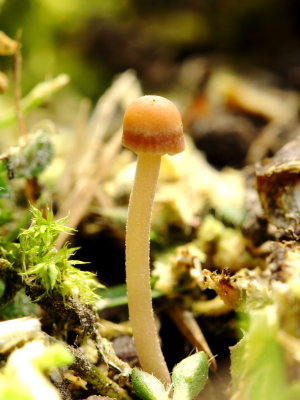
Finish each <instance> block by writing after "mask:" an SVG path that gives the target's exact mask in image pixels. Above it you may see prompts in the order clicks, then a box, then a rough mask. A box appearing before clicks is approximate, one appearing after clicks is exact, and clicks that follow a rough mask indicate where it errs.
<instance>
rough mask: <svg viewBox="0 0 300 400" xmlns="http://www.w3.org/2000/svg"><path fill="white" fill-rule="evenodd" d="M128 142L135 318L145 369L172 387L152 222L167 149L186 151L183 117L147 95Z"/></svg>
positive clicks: (131, 113)
mask: <svg viewBox="0 0 300 400" xmlns="http://www.w3.org/2000/svg"><path fill="white" fill-rule="evenodd" d="M122 142H123V145H124V146H125V147H127V148H129V149H131V150H133V151H134V152H135V153H137V155H138V158H137V166H136V174H135V179H134V184H133V188H132V192H131V196H130V199H129V206H128V219H127V227H126V283H127V294H128V308H129V318H130V322H131V326H132V332H133V337H134V341H135V345H136V349H137V354H138V358H139V362H140V365H141V367H142V369H143V370H144V371H146V372H148V373H150V374H153V375H154V376H156V377H157V378H158V379H160V380H161V381H162V382H163V383H164V385H165V386H166V387H167V386H168V385H170V383H171V381H170V374H169V371H168V368H167V365H166V362H165V359H164V356H163V353H162V351H161V347H160V343H159V336H158V332H157V327H156V323H155V318H154V313H153V308H152V299H151V288H150V267H149V253H150V241H149V236H150V226H151V214H152V208H153V200H154V195H155V189H156V185H157V180H158V175H159V169H160V161H161V156H162V155H163V154H170V155H174V154H177V153H180V152H182V151H183V150H184V138H183V130H182V121H181V116H180V113H179V111H178V110H177V108H176V107H175V105H174V104H173V103H172V102H171V101H169V100H167V99H165V98H163V97H160V96H142V97H140V98H138V99H136V100H135V101H134V102H133V103H132V104H130V105H129V107H128V108H127V110H126V111H125V115H124V120H123V140H122Z"/></svg>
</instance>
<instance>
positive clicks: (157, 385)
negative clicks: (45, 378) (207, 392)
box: [131, 351, 209, 400]
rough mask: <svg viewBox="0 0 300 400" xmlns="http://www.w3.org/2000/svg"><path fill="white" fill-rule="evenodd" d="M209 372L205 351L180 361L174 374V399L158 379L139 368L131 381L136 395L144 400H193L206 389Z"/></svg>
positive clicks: (133, 372)
mask: <svg viewBox="0 0 300 400" xmlns="http://www.w3.org/2000/svg"><path fill="white" fill-rule="evenodd" d="M208 370H209V362H208V358H207V355H206V354H205V353H204V352H203V351H199V352H197V353H195V354H193V355H191V356H189V357H186V358H185V359H183V360H182V361H180V362H179V363H178V364H177V365H176V366H175V367H174V369H173V373H172V383H173V389H174V390H173V396H172V397H169V395H168V393H167V391H166V389H165V387H164V385H163V384H162V383H161V382H160V381H159V380H158V379H157V378H155V377H154V376H153V375H150V374H148V373H147V372H144V371H142V370H140V369H138V368H133V370H132V376H131V379H132V385H133V388H134V390H135V392H136V394H137V395H138V396H139V397H140V398H141V399H142V400H170V399H172V400H193V399H195V397H196V396H197V395H198V394H199V393H200V392H201V390H202V389H203V388H204V386H205V384H206V382H207V379H208Z"/></svg>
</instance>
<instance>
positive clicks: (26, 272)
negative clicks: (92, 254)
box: [19, 206, 102, 304]
mask: <svg viewBox="0 0 300 400" xmlns="http://www.w3.org/2000/svg"><path fill="white" fill-rule="evenodd" d="M31 213H32V217H33V218H32V222H31V225H30V227H29V228H28V229H25V230H23V231H22V232H21V234H20V235H19V240H20V251H21V255H22V269H23V270H22V272H21V274H22V276H23V278H24V280H25V282H26V284H27V285H36V284H38V285H41V286H42V287H43V289H44V290H45V294H46V293H49V292H51V291H53V290H55V291H57V292H58V293H60V295H62V296H63V297H67V296H71V297H74V298H78V299H80V300H81V301H82V302H84V303H86V304H90V303H93V302H94V301H95V300H97V299H98V296H97V294H96V293H95V291H94V290H95V289H96V288H99V287H102V285H101V284H99V283H98V282H97V281H96V280H95V275H94V274H93V273H91V272H89V271H81V270H80V269H78V268H76V267H75V265H78V264H84V263H83V262H82V261H77V260H73V259H71V257H72V256H73V255H74V253H75V251H76V250H77V248H67V246H66V245H65V246H64V247H63V248H62V249H60V250H57V249H56V248H55V241H56V239H57V237H58V235H59V233H60V232H70V231H72V230H71V229H70V228H68V227H66V226H65V225H64V223H65V221H66V218H62V219H59V220H57V221H55V220H54V216H53V213H52V211H51V210H47V211H46V216H45V217H44V216H43V214H42V212H41V211H40V210H38V209H37V208H35V207H33V206H31Z"/></svg>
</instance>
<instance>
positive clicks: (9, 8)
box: [0, 0, 300, 100]
mask: <svg viewBox="0 0 300 400" xmlns="http://www.w3.org/2000/svg"><path fill="white" fill-rule="evenodd" d="M1 3H2V6H1V13H0V26H1V30H3V31H4V32H5V33H6V34H7V35H9V36H10V37H12V38H13V37H15V36H16V33H17V31H18V30H19V29H21V30H22V31H23V34H22V54H23V57H24V59H25V60H26V62H24V76H23V86H24V91H25V92H26V91H28V90H29V89H30V88H31V87H32V86H33V85H34V84H35V83H36V82H38V81H40V80H43V79H44V78H45V77H46V76H53V75H56V74H58V73H61V72H64V73H67V74H69V75H70V77H71V86H72V89H73V90H74V91H76V92H78V93H80V95H84V96H88V97H90V98H92V99H94V100H95V99H97V98H98V97H99V95H100V94H101V92H102V91H103V90H104V89H105V88H106V87H107V86H109V85H110V83H111V80H112V77H113V76H114V75H115V74H116V73H120V72H122V71H124V70H126V69H128V68H132V69H134V70H135V71H136V72H137V74H138V77H139V78H140V79H141V81H142V83H143V86H144V88H145V90H146V91H159V92H161V91H164V90H168V89H170V88H172V87H174V85H176V84H179V83H182V84H184V83H186V84H187V83H188V82H182V72H183V71H182V68H183V66H184V65H185V64H186V63H187V62H188V61H189V60H192V59H193V58H195V57H199V56H200V57H203V58H204V59H205V60H206V61H208V62H210V63H217V62H228V63H233V64H234V65H235V66H239V67H245V66H248V67H253V68H254V67H255V68H264V69H267V70H270V71H272V72H273V73H276V74H277V75H278V77H279V78H280V83H281V84H282V85H291V86H295V87H299V85H300V55H299V40H300V21H299V17H300V4H299V2H298V1H296V0H244V1H236V0H227V1H222V0H211V1H207V0H172V1H170V0H165V1H160V0H153V1H141V0H90V1H85V0H64V1H59V0H22V1H20V0H6V1H4V0H2V1H1ZM9 62H10V60H7V59H3V58H2V59H1V65H2V68H9V66H8V63H9ZM199 68H200V67H199ZM196 72H197V71H196ZM196 72H194V73H196ZM198 73H199V71H198ZM188 76H189V77H190V78H191V76H190V74H188Z"/></svg>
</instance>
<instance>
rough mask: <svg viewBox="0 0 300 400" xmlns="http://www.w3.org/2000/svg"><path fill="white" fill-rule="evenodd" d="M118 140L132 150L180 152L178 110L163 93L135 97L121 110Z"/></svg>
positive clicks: (164, 152)
mask: <svg viewBox="0 0 300 400" xmlns="http://www.w3.org/2000/svg"><path fill="white" fill-rule="evenodd" d="M122 143H123V145H124V146H125V147H128V148H129V149H131V150H132V151H134V152H135V153H146V152H149V153H154V154H171V155H173V154H177V153H180V152H182V151H183V150H184V139H183V129H182V120H181V116H180V113H179V111H178V110H177V108H176V107H175V105H174V104H173V103H172V102H171V101H170V100H168V99H165V98H164V97H160V96H142V97H139V98H138V99H136V100H135V101H134V102H133V103H131V104H130V105H129V107H128V108H127V110H126V111H125V114H124V119H123V140H122Z"/></svg>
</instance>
